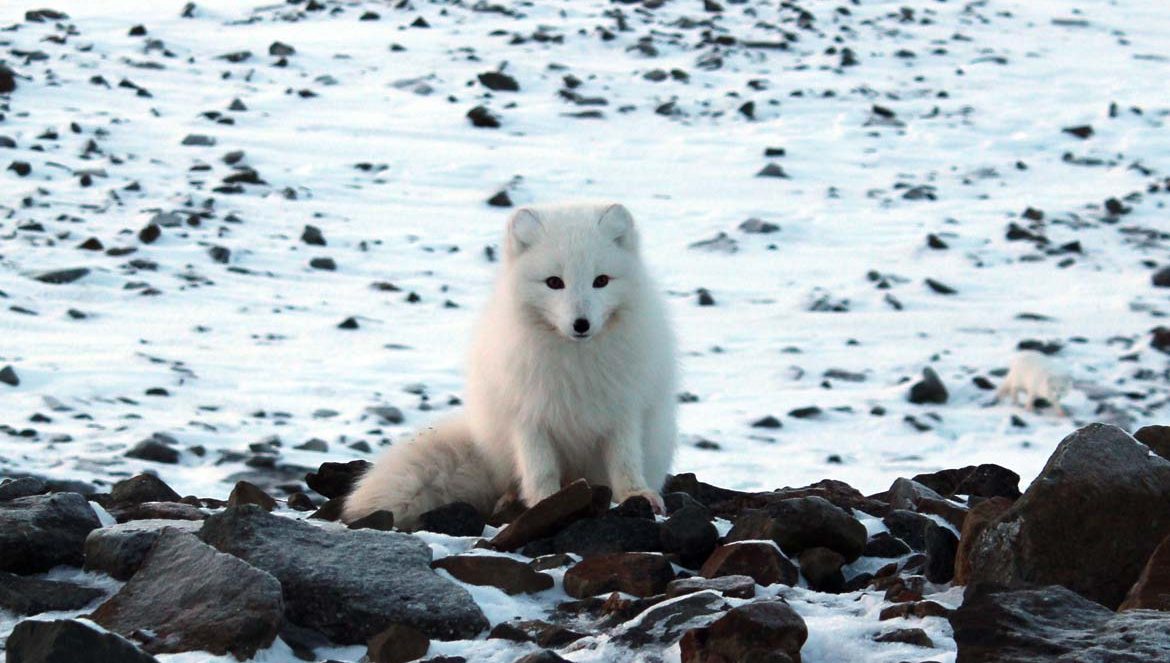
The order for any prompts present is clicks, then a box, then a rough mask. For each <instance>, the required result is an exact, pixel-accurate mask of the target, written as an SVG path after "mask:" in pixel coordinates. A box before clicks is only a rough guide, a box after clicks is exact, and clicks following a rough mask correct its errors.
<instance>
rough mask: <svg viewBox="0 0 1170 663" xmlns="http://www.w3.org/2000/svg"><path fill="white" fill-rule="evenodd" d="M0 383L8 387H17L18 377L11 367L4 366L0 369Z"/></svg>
mask: <svg viewBox="0 0 1170 663" xmlns="http://www.w3.org/2000/svg"><path fill="white" fill-rule="evenodd" d="M0 382H3V383H4V384H6V385H8V386H9V387H19V386H20V376H18V375H17V374H16V369H14V368H12V367H11V366H5V367H4V368H2V369H0Z"/></svg>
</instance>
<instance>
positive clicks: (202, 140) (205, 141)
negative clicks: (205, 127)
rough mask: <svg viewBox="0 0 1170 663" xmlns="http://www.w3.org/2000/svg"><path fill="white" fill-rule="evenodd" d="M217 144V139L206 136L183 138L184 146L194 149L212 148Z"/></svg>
mask: <svg viewBox="0 0 1170 663" xmlns="http://www.w3.org/2000/svg"><path fill="white" fill-rule="evenodd" d="M215 143H216V141H215V138H214V137H212V136H206V135H204V134H187V135H186V136H185V137H184V138H183V143H182V144H183V145H187V146H194V147H212V146H214V145H215Z"/></svg>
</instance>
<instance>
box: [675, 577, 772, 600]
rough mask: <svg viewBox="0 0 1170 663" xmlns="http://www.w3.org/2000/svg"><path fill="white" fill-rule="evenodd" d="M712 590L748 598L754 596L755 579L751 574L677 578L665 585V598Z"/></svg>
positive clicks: (733, 596) (738, 597)
mask: <svg viewBox="0 0 1170 663" xmlns="http://www.w3.org/2000/svg"><path fill="white" fill-rule="evenodd" d="M705 591H714V592H719V593H720V594H722V595H723V596H730V597H732V598H737V599H750V598H755V596H756V581H755V579H754V578H752V577H751V576H719V577H716V578H703V577H699V576H696V577H693V578H679V579H678V580H672V581H670V584H669V585H667V586H666V598H668V599H672V598H675V597H676V596H683V595H685V594H693V593H695V592H705Z"/></svg>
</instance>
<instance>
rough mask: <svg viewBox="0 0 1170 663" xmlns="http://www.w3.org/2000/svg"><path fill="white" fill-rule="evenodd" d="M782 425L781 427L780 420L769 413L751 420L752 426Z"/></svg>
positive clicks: (774, 427)
mask: <svg viewBox="0 0 1170 663" xmlns="http://www.w3.org/2000/svg"><path fill="white" fill-rule="evenodd" d="M782 427H783V424H781V423H780V420H779V419H777V418H776V417H774V416H772V415H770V414H769V415H767V416H764V417H761V418H759V419H757V420H755V421H753V422H752V428H771V429H776V428H782Z"/></svg>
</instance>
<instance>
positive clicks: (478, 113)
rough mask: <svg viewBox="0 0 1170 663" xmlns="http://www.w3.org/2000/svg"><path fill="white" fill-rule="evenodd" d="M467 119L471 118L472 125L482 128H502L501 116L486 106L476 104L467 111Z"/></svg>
mask: <svg viewBox="0 0 1170 663" xmlns="http://www.w3.org/2000/svg"><path fill="white" fill-rule="evenodd" d="M467 119H468V120H471V125H472V126H475V127H479V128H481V129H498V128H500V118H499V116H497V115H496V114H495V113H493V112H491V111H490V110H488V109H487V107H486V106H476V107H475V108H472V109H471V110H469V111H467Z"/></svg>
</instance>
